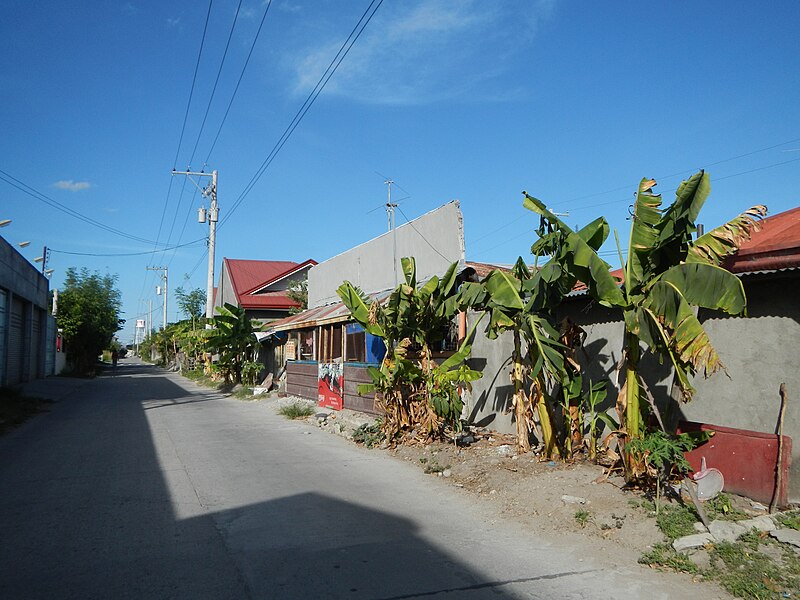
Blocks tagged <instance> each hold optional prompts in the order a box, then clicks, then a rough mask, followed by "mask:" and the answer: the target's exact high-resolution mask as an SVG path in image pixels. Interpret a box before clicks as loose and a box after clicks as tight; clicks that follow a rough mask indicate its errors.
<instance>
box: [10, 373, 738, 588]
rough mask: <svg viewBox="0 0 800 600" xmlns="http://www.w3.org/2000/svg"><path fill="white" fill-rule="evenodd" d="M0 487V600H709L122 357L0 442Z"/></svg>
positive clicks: (268, 411) (262, 407)
mask: <svg viewBox="0 0 800 600" xmlns="http://www.w3.org/2000/svg"><path fill="white" fill-rule="evenodd" d="M47 385H48V386H49V387H50V388H51V389H56V388H58V385H59V383H58V380H55V381H52V380H51V381H50V382H48V383H47ZM0 490H2V493H0V507H1V508H2V510H1V511H0V515H1V516H0V544H1V545H0V598H9V599H10V598H20V599H23V598H24V599H32V598H48V599H52V598H136V599H141V598H191V599H201V598H202V599H205V598H277V599H280V598H309V599H315V598H348V599H353V600H356V599H366V598H369V599H382V600H390V599H393V600H399V599H411V598H436V599H456V598H458V599H473V598H498V599H501V598H508V599H518V598H519V599H521V598H543V599H552V598H564V599H577V598H592V599H594V598H613V597H623V598H631V599H635V598H647V599H648V600H655V599H659V598H677V599H684V598H691V597H697V596H698V594H702V596H703V597H705V598H716V597H726V596H723V595H721V593H719V592H717V591H716V589H714V588H706V587H698V586H697V585H696V584H692V583H691V582H689V581H688V580H687V579H685V578H681V577H676V576H673V575H667V574H662V573H658V572H656V571H653V570H650V569H645V568H640V567H639V566H638V565H635V564H634V565H630V564H626V565H615V564H614V560H613V559H614V557H613V556H592V555H590V554H589V553H588V552H587V551H586V550H585V549H582V548H581V547H579V546H569V545H566V543H565V542H564V541H563V540H558V539H543V538H542V537H540V536H539V535H537V533H536V532H535V531H526V530H524V529H522V528H520V527H519V526H517V525H516V524H515V523H512V522H506V521H504V520H503V519H502V518H501V517H500V516H499V515H495V514H487V511H486V508H485V507H482V506H481V505H480V502H478V501H476V500H475V499H474V498H472V497H470V496H469V495H467V494H466V493H464V492H463V491H460V490H458V489H457V488H454V487H453V486H451V485H448V484H447V482H446V481H445V480H442V479H437V478H433V477H430V476H426V475H424V474H423V473H422V471H421V469H419V468H418V467H417V466H412V465H411V464H408V463H404V462H401V461H397V460H395V459H393V458H392V457H390V456H387V455H386V454H385V453H382V452H377V451H368V450H365V449H363V448H360V447H357V446H355V445H353V444H352V443H351V442H348V441H347V440H345V439H343V438H340V437H339V436H335V435H331V434H329V433H325V432H322V431H320V430H318V429H316V428H314V427H313V426H311V425H309V424H308V423H304V422H295V421H288V420H286V419H285V418H284V417H282V416H280V415H278V414H277V413H276V410H275V406H274V402H271V401H262V402H243V401H239V400H236V399H233V398H227V397H224V396H222V395H220V394H218V393H216V392H214V391H209V390H205V389H202V388H199V387H197V386H195V384H193V383H191V382H189V381H188V380H186V379H183V378H182V377H180V376H179V375H176V374H168V373H165V372H164V371H163V370H160V369H158V368H155V367H151V366H145V365H141V364H135V363H132V362H131V361H130V360H129V361H122V362H121V363H120V365H119V368H118V371H117V374H116V375H115V376H112V375H111V374H109V375H105V376H101V377H98V378H96V379H94V380H91V381H85V382H81V384H80V385H74V384H73V386H72V389H71V391H69V390H68V391H64V390H63V389H62V390H61V398H60V399H59V400H58V401H57V402H55V403H54V404H53V405H52V410H51V411H50V412H49V413H47V414H43V415H40V416H37V417H35V418H34V419H32V420H31V421H29V422H27V423H26V424H24V425H22V426H21V427H20V428H18V429H16V430H14V431H12V432H10V433H9V434H7V435H5V436H3V437H2V438H0ZM710 591H711V592H713V593H711V594H709V592H710Z"/></svg>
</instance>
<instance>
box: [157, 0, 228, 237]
mask: <svg viewBox="0 0 800 600" xmlns="http://www.w3.org/2000/svg"><path fill="white" fill-rule="evenodd" d="M213 4H214V0H209V2H208V11H207V12H206V21H205V24H204V25H203V37H202V38H201V39H200V48H199V49H198V51H197V61H196V62H195V65H194V75H192V86H191V88H190V89H189V99H188V100H187V102H186V110H185V111H184V113H183V125H181V134H180V137H179V138H178V147H177V148H176V149H175V159H174V160H173V161H172V168H173V169H175V168H176V167H177V166H178V156H180V152H181V146H182V145H183V135H184V133H185V132H186V122H187V121H188V119H189V108H190V107H191V105H192V97H193V96H194V86H195V84H196V83H197V72H198V71H199V70H200V58H201V57H202V55H203V46H204V45H205V43H206V33H207V31H208V21H209V17H210V16H211V6H212V5H213ZM185 184H186V182H184V186H185ZM171 191H172V177H170V182H169V188H168V189H167V197H166V198H165V199H164V210H163V211H161V221H160V222H159V224H158V234H157V235H156V240H159V239H161V230H162V229H163V227H164V217H165V216H166V214H167V208H168V207H169V196H170V192H171ZM182 197H183V190H181V198H182ZM178 205H179V206H180V199H179V200H178ZM172 225H173V227H174V225H175V219H173V220H172ZM171 235H172V229H170V236H171ZM167 241H169V236H168V237H167Z"/></svg>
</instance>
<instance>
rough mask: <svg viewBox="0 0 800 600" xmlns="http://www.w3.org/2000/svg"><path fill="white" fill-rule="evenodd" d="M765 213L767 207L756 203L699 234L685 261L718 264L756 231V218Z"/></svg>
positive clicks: (757, 225)
mask: <svg viewBox="0 0 800 600" xmlns="http://www.w3.org/2000/svg"><path fill="white" fill-rule="evenodd" d="M766 215H767V207H766V206H764V205H763V204H757V205H755V206H753V207H751V208H749V209H747V210H746V211H745V212H743V213H742V214H740V215H739V216H738V217H736V218H734V219H731V220H730V221H728V222H727V223H725V224H724V225H720V226H719V227H716V228H714V229H712V230H711V231H709V232H708V233H706V234H704V235H701V236H700V237H699V238H697V239H696V240H695V241H694V243H693V244H692V245H691V246H690V247H689V253H688V254H687V256H686V262H690V263H694V262H704V263H709V264H713V265H719V264H720V263H721V262H722V260H723V259H724V258H725V257H727V256H730V255H732V254H734V253H736V251H737V250H738V249H739V247H740V246H741V245H742V244H743V243H744V242H746V241H747V240H749V239H750V236H751V235H752V233H753V232H754V231H758V228H759V223H758V220H759V219H763V218H764V217H765V216H766Z"/></svg>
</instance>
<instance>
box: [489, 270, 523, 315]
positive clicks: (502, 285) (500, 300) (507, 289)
mask: <svg viewBox="0 0 800 600" xmlns="http://www.w3.org/2000/svg"><path fill="white" fill-rule="evenodd" d="M484 286H485V287H486V291H488V292H489V295H490V297H491V300H492V302H494V303H495V304H497V305H498V306H502V307H504V308H512V309H517V310H522V309H523V308H524V307H525V303H524V302H523V300H522V298H521V297H520V288H521V284H520V281H519V279H517V278H516V277H514V276H513V275H511V274H509V273H506V272H505V271H500V270H495V271H492V272H491V273H489V275H488V277H487V278H486V280H485V281H484Z"/></svg>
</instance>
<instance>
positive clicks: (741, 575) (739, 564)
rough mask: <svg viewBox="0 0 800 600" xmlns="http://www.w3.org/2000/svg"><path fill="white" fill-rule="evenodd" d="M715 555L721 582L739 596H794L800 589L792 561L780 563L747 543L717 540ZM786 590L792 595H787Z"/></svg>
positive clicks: (757, 598)
mask: <svg viewBox="0 0 800 600" xmlns="http://www.w3.org/2000/svg"><path fill="white" fill-rule="evenodd" d="M711 559H712V561H713V562H714V563H716V564H715V565H714V567H715V570H717V571H718V572H719V576H718V577H717V580H718V581H719V583H720V585H722V587H724V588H725V589H726V590H727V591H728V592H730V593H731V594H733V595H734V596H738V597H739V598H745V599H746V600H765V599H768V598H790V597H792V595H791V594H792V593H795V592H796V591H797V590H798V589H800V588H799V587H798V586H800V578H798V576H797V574H796V572H795V573H792V571H793V569H792V567H791V566H790V565H779V564H777V563H776V562H775V561H773V560H772V559H770V558H769V557H768V556H766V555H765V554H763V553H761V552H758V551H756V550H753V549H751V548H750V547H748V545H746V544H742V543H734V544H731V543H727V542H721V543H719V544H716V545H715V547H714V549H713V550H712V551H711ZM719 563H721V565H720V564H719ZM722 566H724V568H722ZM787 567H788V568H787ZM784 593H788V594H789V595H788V596H784Z"/></svg>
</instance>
